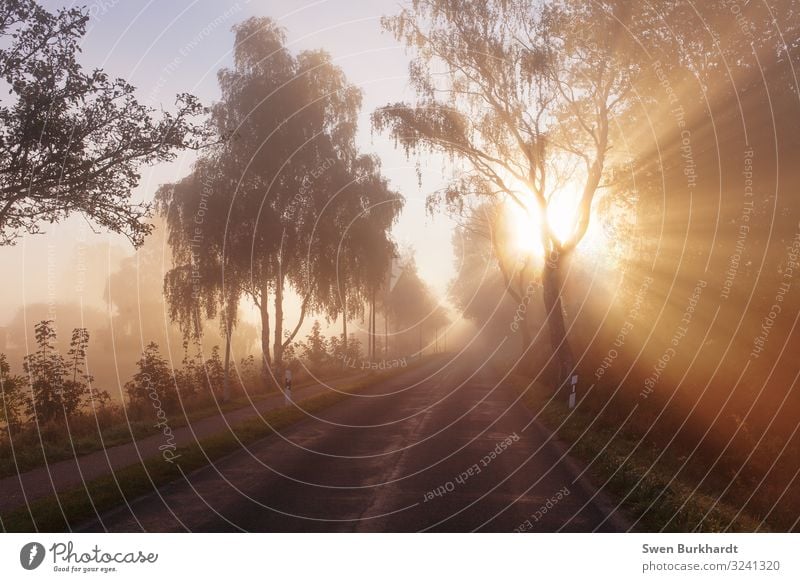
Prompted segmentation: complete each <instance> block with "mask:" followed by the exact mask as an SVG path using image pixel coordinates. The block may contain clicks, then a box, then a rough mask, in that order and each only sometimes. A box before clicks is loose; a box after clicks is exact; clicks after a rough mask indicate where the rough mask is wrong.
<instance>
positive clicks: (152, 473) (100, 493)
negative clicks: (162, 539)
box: [0, 359, 426, 532]
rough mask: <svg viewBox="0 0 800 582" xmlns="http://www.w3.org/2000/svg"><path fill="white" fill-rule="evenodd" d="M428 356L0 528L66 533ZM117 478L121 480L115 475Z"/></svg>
mask: <svg viewBox="0 0 800 582" xmlns="http://www.w3.org/2000/svg"><path fill="white" fill-rule="evenodd" d="M425 361H426V360H424V359H423V360H422V361H418V362H415V363H412V364H409V365H408V366H407V367H405V368H397V369H394V370H390V371H386V372H381V373H379V374H375V375H373V376H370V377H368V378H365V379H362V380H360V381H357V382H353V383H352V384H348V385H342V386H338V387H337V390H338V391H339V392H326V393H323V394H318V395H316V396H311V397H310V398H306V399H304V400H301V401H299V402H298V404H300V405H301V406H302V408H303V410H304V411H305V412H304V411H303V410H298V408H295V407H292V408H285V409H284V408H280V409H276V410H273V411H269V412H266V413H263V414H262V416H263V417H264V419H265V420H266V422H265V421H262V420H261V419H260V418H256V419H252V420H248V421H246V422H243V423H240V424H238V425H235V426H234V427H233V432H225V433H221V434H218V435H215V436H212V437H209V438H206V439H202V440H201V441H200V442H199V443H195V444H193V445H191V446H187V447H182V448H179V449H178V450H177V451H176V452H175V454H176V455H180V458H179V459H178V460H176V461H175V463H174V464H171V463H167V462H165V461H164V459H163V458H162V457H161V456H158V457H154V458H151V459H147V460H146V461H145V462H144V463H143V464H137V465H133V466H130V467H126V468H124V469H121V470H118V471H116V472H115V474H114V475H111V474H109V475H108V476H106V477H101V478H98V479H95V480H93V481H90V482H88V483H87V484H86V486H85V487H76V488H74V489H70V490H68V491H64V492H63V493H59V495H58V498H56V497H55V496H53V497H48V498H45V499H41V500H39V501H35V502H33V503H31V504H30V506H29V507H28V508H22V509H19V510H16V511H14V512H10V513H9V514H8V515H3V516H0V526H2V528H3V530H4V531H7V532H31V531H40V532H56V531H64V530H67V529H69V528H71V527H75V526H76V525H77V524H80V523H81V522H84V521H86V520H88V519H91V518H92V517H94V516H95V515H96V513H99V512H103V511H107V510H109V509H111V508H113V507H117V506H119V505H121V504H123V503H124V502H125V500H126V499H127V500H131V499H134V498H136V497H138V496H141V495H144V494H146V493H149V492H151V491H153V489H154V488H155V487H158V486H161V485H164V484H166V483H169V482H171V481H174V480H176V479H180V478H182V474H181V472H183V473H189V472H191V471H193V470H195V469H198V468H200V467H203V466H204V465H207V464H208V463H210V462H211V461H213V460H215V459H218V458H220V457H222V456H224V455H226V454H228V453H232V452H234V451H236V450H238V449H239V448H240V446H241V445H240V442H241V443H244V444H248V443H252V442H254V441H257V440H259V439H262V438H264V437H267V436H269V435H270V434H273V433H274V432H275V431H276V430H280V429H283V428H285V427H287V426H289V425H291V424H293V423H295V422H298V421H300V420H303V419H305V418H307V414H306V412H312V413H313V412H317V411H319V410H322V409H324V408H328V407H329V406H332V405H333V404H336V403H337V402H340V401H341V400H343V399H344V398H346V397H347V395H348V394H353V393H356V392H359V391H361V390H365V389H366V388H368V387H369V386H371V385H372V384H373V383H375V382H378V381H382V380H387V379H389V378H391V377H392V376H396V375H398V374H401V373H404V372H408V371H409V370H411V369H414V368H415V367H418V366H419V365H421V364H422V363H423V362H425ZM115 476H116V482H115V479H114V477H115Z"/></svg>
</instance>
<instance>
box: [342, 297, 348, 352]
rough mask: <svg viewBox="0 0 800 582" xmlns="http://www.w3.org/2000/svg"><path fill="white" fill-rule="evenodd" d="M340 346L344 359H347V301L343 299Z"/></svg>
mask: <svg viewBox="0 0 800 582" xmlns="http://www.w3.org/2000/svg"><path fill="white" fill-rule="evenodd" d="M342 346H343V349H344V354H343V355H344V357H345V358H347V299H346V298H345V300H344V304H343V305H342Z"/></svg>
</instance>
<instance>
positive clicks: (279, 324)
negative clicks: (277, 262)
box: [272, 277, 283, 378]
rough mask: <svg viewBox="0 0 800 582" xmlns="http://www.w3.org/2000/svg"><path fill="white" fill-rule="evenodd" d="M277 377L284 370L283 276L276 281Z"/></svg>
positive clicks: (273, 351)
mask: <svg viewBox="0 0 800 582" xmlns="http://www.w3.org/2000/svg"><path fill="white" fill-rule="evenodd" d="M272 355H273V362H274V365H275V374H276V376H275V377H276V378H280V374H281V373H282V372H283V370H282V368H283V277H279V278H278V280H277V281H276V283H275V344H274V346H273V349H272Z"/></svg>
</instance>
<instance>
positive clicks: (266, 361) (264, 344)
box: [258, 285, 272, 389]
mask: <svg viewBox="0 0 800 582" xmlns="http://www.w3.org/2000/svg"><path fill="white" fill-rule="evenodd" d="M258 309H259V311H260V312H261V379H262V381H263V382H264V388H265V389H266V388H267V387H269V386H270V369H271V368H272V359H271V358H270V352H269V342H270V328H269V291H268V289H267V286H266V285H264V286H263V287H262V288H261V299H260V301H259V302H258Z"/></svg>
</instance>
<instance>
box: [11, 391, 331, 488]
mask: <svg viewBox="0 0 800 582" xmlns="http://www.w3.org/2000/svg"><path fill="white" fill-rule="evenodd" d="M343 378H346V376H336V377H333V378H327V379H326V380H327V381H338V380H342V379H343ZM315 384H317V382H316V381H315V380H308V381H306V382H303V383H300V384H298V385H296V386H295V390H300V389H302V388H305V387H308V386H313V385H315ZM276 394H280V392H278V391H277V390H270V391H264V392H258V393H256V394H251V395H250V396H249V397H248V396H245V395H241V396H237V397H235V398H232V399H231V400H230V401H229V402H218V403H217V402H214V401H213V400H212V399H211V398H208V399H207V400H204V401H202V402H199V403H197V404H196V405H195V406H193V407H192V408H188V407H187V408H186V410H185V411H184V414H183V415H181V416H178V414H175V418H174V422H173V424H172V427H173V428H179V427H181V426H186V424H188V423H189V422H194V421H196V420H201V419H203V418H208V417H210V416H216V415H218V414H220V411H221V412H223V413H226V412H231V411H234V410H237V409H239V408H243V407H249V406H251V403H252V404H258V403H259V402H261V401H263V400H265V399H266V398H269V397H271V396H275V395H276ZM148 412H152V411H151V410H148ZM85 414H86V418H85V419H83V420H82V422H81V427H80V430H74V431H73V434H72V437H71V438H70V436H69V433H67V430H66V428H65V427H64V426H62V425H59V426H57V427H55V426H53V427H43V428H42V429H41V431H39V432H40V434H36V432H35V431H34V432H32V433H31V434H29V435H26V436H25V438H16V439H15V445H14V455H13V456H12V455H11V448H10V444H9V443H7V442H6V443H3V448H2V449H0V478H3V477H10V476H12V475H16V474H17V473H19V472H24V471H30V470H31V469H35V468H37V467H42V466H44V465H46V464H51V463H57V462H58V461H64V460H67V459H72V458H74V457H75V455H78V456H82V455H87V454H89V453H93V452H96V451H100V450H103V449H107V448H110V447H115V446H117V445H124V444H126V443H129V442H131V441H132V440H134V439H140V438H143V437H146V436H150V435H153V434H158V433H159V431H160V430H161V429H159V428H158V427H156V426H154V423H153V419H152V418H149V419H148V420H139V419H132V420H130V422H125V421H124V418H123V416H122V413H121V412H120V413H118V416H119V418H118V419H117V420H116V421H115V422H113V423H112V424H110V426H103V427H102V428H101V430H99V431H97V427H96V422H97V421H95V419H94V418H93V417H92V415H91V413H85ZM100 416H101V418H100V419H99V421H100V422H101V426H102V424H107V423H106V422H103V418H102V412H101V413H100ZM86 425H90V426H89V427H88V429H87V427H86ZM90 429H94V430H90ZM87 432H89V433H90V434H86V433H87ZM101 437H102V438H101ZM40 439H41V441H40Z"/></svg>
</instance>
